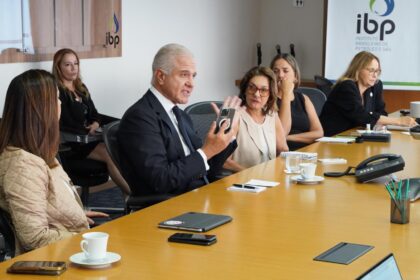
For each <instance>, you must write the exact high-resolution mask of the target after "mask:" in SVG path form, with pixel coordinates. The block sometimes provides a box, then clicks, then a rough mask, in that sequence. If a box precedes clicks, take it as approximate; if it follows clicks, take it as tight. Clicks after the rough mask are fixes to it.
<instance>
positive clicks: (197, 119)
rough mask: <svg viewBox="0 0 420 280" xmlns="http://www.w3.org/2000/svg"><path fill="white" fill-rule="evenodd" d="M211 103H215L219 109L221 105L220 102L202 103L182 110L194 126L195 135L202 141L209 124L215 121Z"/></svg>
mask: <svg viewBox="0 0 420 280" xmlns="http://www.w3.org/2000/svg"><path fill="white" fill-rule="evenodd" d="M211 102H213V103H215V104H216V105H217V106H218V107H219V108H220V107H221V106H222V105H223V102H222V101H202V102H198V103H194V104H191V105H189V106H187V107H186V108H185V110H184V112H185V113H187V114H188V115H189V116H190V118H191V120H192V122H193V125H194V129H195V130H196V133H197V135H198V136H199V137H200V138H201V139H202V140H204V139H205V138H206V135H207V133H208V132H209V128H210V126H211V123H212V122H213V121H215V120H216V113H215V112H214V111H213V107H212V106H211Z"/></svg>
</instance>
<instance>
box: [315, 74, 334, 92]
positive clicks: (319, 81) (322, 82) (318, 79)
mask: <svg viewBox="0 0 420 280" xmlns="http://www.w3.org/2000/svg"><path fill="white" fill-rule="evenodd" d="M314 81H315V84H316V87H317V88H318V89H319V90H321V91H322V92H323V93H324V94H325V95H326V96H327V97H328V95H329V94H330V92H331V89H332V86H333V85H334V84H333V82H331V81H330V80H328V79H327V78H325V77H322V76H320V75H315V76H314Z"/></svg>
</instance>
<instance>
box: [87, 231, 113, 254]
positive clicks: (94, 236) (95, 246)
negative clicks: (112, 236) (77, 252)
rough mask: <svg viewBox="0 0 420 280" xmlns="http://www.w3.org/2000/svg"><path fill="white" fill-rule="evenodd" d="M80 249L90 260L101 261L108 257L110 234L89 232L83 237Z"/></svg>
mask: <svg viewBox="0 0 420 280" xmlns="http://www.w3.org/2000/svg"><path fill="white" fill-rule="evenodd" d="M82 236H83V240H82V241H81V242H80V248H82V251H83V252H84V253H85V256H86V259H88V260H100V259H104V258H105V257H106V252H107V251H106V247H107V245H108V237H109V234H108V233H105V232H88V233H85V234H83V235H82Z"/></svg>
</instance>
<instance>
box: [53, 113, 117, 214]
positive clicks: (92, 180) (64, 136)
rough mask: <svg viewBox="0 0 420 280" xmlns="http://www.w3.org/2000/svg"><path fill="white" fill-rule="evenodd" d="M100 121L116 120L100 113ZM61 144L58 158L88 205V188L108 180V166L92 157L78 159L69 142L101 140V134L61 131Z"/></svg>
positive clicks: (86, 205) (81, 142)
mask: <svg viewBox="0 0 420 280" xmlns="http://www.w3.org/2000/svg"><path fill="white" fill-rule="evenodd" d="M100 117H101V123H102V124H103V125H106V124H107V123H110V122H113V121H116V120H118V119H117V118H114V117H111V116H108V115H103V114H100ZM60 134H61V142H62V143H61V145H60V150H59V159H60V162H61V164H62V166H63V169H64V170H65V171H66V172H67V174H68V175H69V177H70V179H71V180H72V182H73V184H74V185H76V186H80V187H81V188H82V192H81V195H80V198H81V200H82V203H83V205H84V206H85V207H87V208H88V207H89V192H90V188H91V187H94V186H98V185H101V184H103V183H106V182H107V181H108V180H109V173H108V168H107V166H106V164H105V163H104V162H101V161H97V160H93V159H78V158H77V157H75V156H74V155H75V152H74V151H72V149H71V147H70V146H69V143H79V144H80V145H83V144H87V143H89V142H92V141H103V136H102V135H101V134H98V135H88V134H84V135H80V134H76V133H69V132H64V131H61V132H60Z"/></svg>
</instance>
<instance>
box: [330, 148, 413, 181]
mask: <svg viewBox="0 0 420 280" xmlns="http://www.w3.org/2000/svg"><path fill="white" fill-rule="evenodd" d="M404 166H405V162H404V159H403V158H402V157H401V156H400V155H396V154H379V155H374V156H372V157H370V158H367V159H365V160H364V161H362V162H361V163H359V164H358V165H357V166H356V167H351V166H349V167H348V168H347V169H346V170H345V171H344V172H325V173H324V176H327V177H341V176H344V175H355V176H356V179H357V181H359V182H366V181H369V180H372V179H375V178H378V177H381V176H384V175H388V174H391V173H393V172H397V171H400V170H403V169H404ZM353 168H354V169H355V172H354V173H353V172H351V171H352V169H353Z"/></svg>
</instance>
